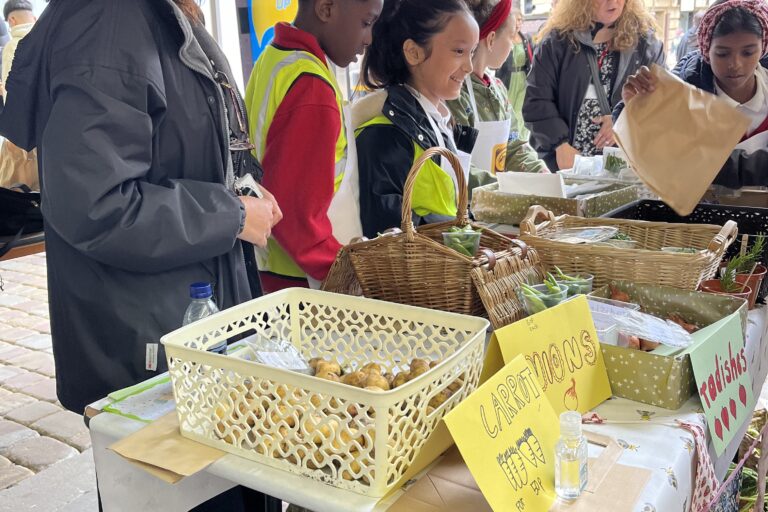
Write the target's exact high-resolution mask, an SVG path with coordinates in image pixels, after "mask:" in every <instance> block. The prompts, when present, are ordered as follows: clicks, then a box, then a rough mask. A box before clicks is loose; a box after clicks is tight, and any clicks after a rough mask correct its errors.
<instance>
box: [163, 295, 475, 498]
mask: <svg viewBox="0 0 768 512" xmlns="http://www.w3.org/2000/svg"><path fill="white" fill-rule="evenodd" d="M487 327H488V321H487V320H484V319H481V318H475V317H469V316H466V315H456V314H452V313H445V312H442V311H431V310H425V309H419V308H413V307H409V306H403V305H400V304H392V303H386V302H381V301H374V300H370V299H365V298H359V297H350V296H345V295H340V294H335V293H325V292H321V291H316V290H306V289H298V288H293V289H288V290H283V291H280V292H276V293H272V294H269V295H266V296H264V297H261V298H258V299H254V300H252V301H250V302H246V303H244V304H241V305H239V306H235V307H232V308H229V309H227V310H225V311H222V312H220V313H217V314H215V315H212V316H209V317H207V318H205V319H203V320H200V321H198V322H195V323H193V324H190V325H188V326H185V327H182V328H180V329H177V330H176V331H173V332H171V333H169V334H167V335H165V336H163V338H162V339H161V341H162V343H163V344H164V345H165V349H166V356H167V358H168V371H169V373H170V376H171V381H172V383H173V390H174V395H175V398H176V410H177V413H178V416H179V426H180V429H181V434H182V435H183V436H184V437H188V438H190V439H194V440H195V441H198V442H201V443H203V444H206V445H209V446H213V447H215V448H218V449H220V450H224V451H227V452H230V453H234V454H236V455H240V456H242V457H246V458H248V459H251V460H255V461H257V462H261V463H263V464H267V465H269V466H272V467H276V468H279V469H283V470H285V471H289V472H291V473H296V474H300V475H304V476H306V477H309V478H312V479H315V480H318V481H321V482H324V483H326V484H328V485H330V486H333V487H338V488H343V489H348V490H351V491H354V492H357V493H360V494H364V495H368V496H375V497H379V496H383V495H385V494H386V493H387V492H388V491H389V490H391V489H392V487H393V486H394V485H395V484H396V483H397V482H398V481H399V480H400V478H401V477H402V476H403V474H404V473H405V471H406V470H407V469H408V467H409V466H410V464H411V463H412V462H413V461H414V459H415V458H416V456H417V455H418V452H419V450H420V449H421V447H422V446H423V445H424V443H425V442H426V441H427V438H428V437H429V436H430V434H431V433H432V432H433V431H434V429H435V428H436V427H437V425H438V424H439V422H440V421H441V419H442V418H443V416H445V414H447V413H448V412H449V411H450V410H451V409H452V408H453V407H454V406H456V404H458V403H459V402H461V401H462V400H463V399H464V398H466V397H467V396H468V395H469V394H470V393H472V392H473V391H474V390H475V389H476V387H477V385H478V383H479V379H480V372H481V370H482V366H483V347H484V341H485V333H486V329H487ZM251 330H255V331H256V333H258V334H259V335H261V336H264V337H265V338H267V339H280V340H287V341H290V342H291V343H292V344H293V345H294V346H295V347H297V348H298V349H299V351H300V352H301V353H302V355H303V356H304V357H305V358H307V359H309V358H311V357H325V358H328V359H330V358H333V359H335V360H336V362H338V363H339V365H340V366H341V367H342V368H347V370H348V371H349V370H351V369H359V368H361V367H362V366H363V365H364V364H367V363H369V362H376V363H378V364H380V365H381V367H382V368H383V369H384V370H386V371H388V372H391V373H395V372H397V371H401V370H403V369H404V368H407V367H408V364H409V362H410V361H411V360H412V359H413V358H416V357H418V358H423V359H427V360H429V361H439V362H438V363H437V364H436V365H435V366H434V367H433V368H431V369H430V370H428V371H427V372H426V373H423V374H421V375H419V376H418V377H416V378H414V379H413V380H411V381H409V382H407V383H405V384H403V385H401V386H398V387H397V388H395V389H393V390H391V391H384V392H377V391H370V390H367V389H360V388H356V387H352V386H347V385H345V384H341V383H338V382H331V381H328V380H323V379H319V378H317V377H313V376H309V375H304V374H302V373H297V372H292V371H287V370H283V369H279V368H273V367H271V366H265V365H262V364H259V363H256V362H254V361H249V360H245V359H240V358H237V357H228V356H224V355H219V354H214V353H211V352H207V351H206V349H208V348H210V347H212V346H215V345H216V344H217V343H219V342H220V341H221V340H226V339H229V338H231V337H233V336H237V335H239V334H242V333H247V332H249V331H251ZM448 388H450V390H451V392H452V393H451V394H450V395H449V396H448V397H447V398H445V394H444V392H445V390H446V389H448ZM437 395H441V398H444V401H442V403H440V404H439V405H435V404H430V402H431V400H432V399H433V398H434V397H436V396H437ZM431 405H434V407H432V406H431Z"/></svg>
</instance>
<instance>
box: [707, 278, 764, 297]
mask: <svg viewBox="0 0 768 512" xmlns="http://www.w3.org/2000/svg"><path fill="white" fill-rule="evenodd" d="M739 289H741V288H739ZM699 290H701V291H703V292H707V293H716V294H718V295H731V296H733V297H737V298H739V299H744V300H749V295H750V294H751V293H752V289H751V288H750V287H749V286H745V287H744V290H743V291H740V292H739V291H736V292H730V293H729V292H724V291H723V289H722V288H721V287H720V280H719V279H709V280H707V281H702V282H701V284H700V285H699Z"/></svg>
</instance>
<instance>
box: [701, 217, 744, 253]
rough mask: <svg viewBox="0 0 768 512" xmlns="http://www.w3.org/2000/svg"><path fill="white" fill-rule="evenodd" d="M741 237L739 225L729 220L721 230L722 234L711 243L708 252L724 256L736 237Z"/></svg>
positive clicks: (716, 236)
mask: <svg viewBox="0 0 768 512" xmlns="http://www.w3.org/2000/svg"><path fill="white" fill-rule="evenodd" d="M738 235H739V225H738V224H737V223H736V221H733V220H729V221H727V222H726V223H725V225H723V227H722V228H721V229H720V232H719V233H718V234H717V235H715V238H713V239H712V241H711V242H709V245H708V246H707V250H708V251H710V252H713V253H715V254H722V253H723V252H724V251H725V249H726V248H728V246H729V245H731V244H732V243H733V242H734V240H736V237H737V236H738Z"/></svg>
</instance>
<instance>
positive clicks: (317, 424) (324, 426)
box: [303, 415, 339, 446]
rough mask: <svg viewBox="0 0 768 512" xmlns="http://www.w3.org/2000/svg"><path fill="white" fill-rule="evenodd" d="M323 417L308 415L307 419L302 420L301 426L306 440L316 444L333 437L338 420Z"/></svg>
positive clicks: (337, 428) (337, 426)
mask: <svg viewBox="0 0 768 512" xmlns="http://www.w3.org/2000/svg"><path fill="white" fill-rule="evenodd" d="M322 421H323V419H322V418H321V417H320V416H317V415H310V416H309V420H306V421H304V423H303V427H304V430H305V431H306V432H307V437H306V439H307V441H308V442H310V443H314V444H316V445H318V446H320V445H322V444H323V443H324V442H325V441H326V440H329V439H333V437H334V436H335V434H336V431H337V430H339V422H338V421H336V420H334V419H327V420H326V421H324V422H323V423H321V422H322Z"/></svg>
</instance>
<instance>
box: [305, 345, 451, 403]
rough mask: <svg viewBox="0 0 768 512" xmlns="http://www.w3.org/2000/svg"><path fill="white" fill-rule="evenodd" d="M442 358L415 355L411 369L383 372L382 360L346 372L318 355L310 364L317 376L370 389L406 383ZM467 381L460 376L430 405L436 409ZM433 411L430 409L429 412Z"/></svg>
mask: <svg viewBox="0 0 768 512" xmlns="http://www.w3.org/2000/svg"><path fill="white" fill-rule="evenodd" d="M440 362H441V361H440V360H437V361H431V362H430V361H427V360H426V359H420V358H415V359H412V360H411V362H410V364H409V365H408V371H401V372H398V373H396V374H392V373H389V372H383V371H382V368H381V365H379V364H378V363H368V364H366V365H364V366H363V367H362V368H360V369H359V370H357V371H354V372H350V373H344V372H343V370H342V368H341V366H340V365H339V364H338V363H336V362H333V361H329V360H327V359H323V358H321V357H315V358H313V359H310V361H309V366H310V367H311V368H312V369H313V370H315V377H317V378H319V379H325V380H332V381H334V382H341V383H342V384H346V385H348V386H353V387H356V388H363V389H367V390H369V391H379V392H381V391H389V390H391V389H395V388H397V387H399V386H402V385H403V384H405V383H406V382H409V381H411V380H413V379H415V378H416V377H418V376H420V375H422V374H424V373H426V372H428V371H429V370H430V369H431V368H434V367H435V366H437V365H438V364H440ZM462 384H463V381H462V380H460V379H456V380H455V381H454V382H452V383H451V384H450V385H449V386H448V387H447V388H446V389H444V390H443V391H442V392H440V393H438V394H437V395H435V396H434V397H432V399H431V400H430V401H429V407H431V408H432V409H435V408H437V407H439V406H440V405H441V404H442V403H444V402H445V401H446V400H448V399H449V398H450V397H451V396H453V394H454V393H455V392H456V391H458V390H459V389H460V388H461V385H462ZM430 412H431V411H430V410H429V409H428V410H427V413H430Z"/></svg>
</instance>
